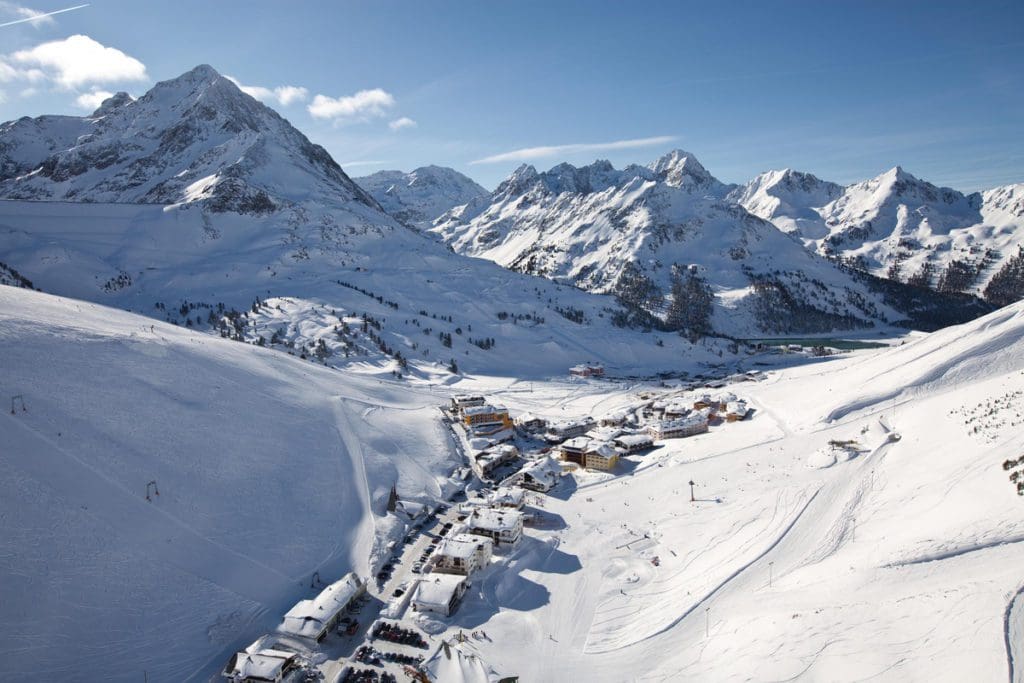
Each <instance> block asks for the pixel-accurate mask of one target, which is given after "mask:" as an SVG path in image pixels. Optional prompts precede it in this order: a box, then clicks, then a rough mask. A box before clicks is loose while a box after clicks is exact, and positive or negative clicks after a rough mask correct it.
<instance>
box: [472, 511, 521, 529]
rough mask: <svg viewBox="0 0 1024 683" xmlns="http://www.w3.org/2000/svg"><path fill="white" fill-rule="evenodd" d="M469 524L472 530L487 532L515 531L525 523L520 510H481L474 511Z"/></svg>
mask: <svg viewBox="0 0 1024 683" xmlns="http://www.w3.org/2000/svg"><path fill="white" fill-rule="evenodd" d="M466 521H467V523H468V524H469V526H470V527H471V528H474V529H484V530H486V531H499V532H500V531H503V530H508V529H515V528H516V527H518V526H519V525H520V524H522V521H523V513H521V512H519V511H518V510H509V509H500V510H499V509H495V508H479V509H477V510H474V511H473V514H472V515H471V516H470V518H469V519H468V520H466Z"/></svg>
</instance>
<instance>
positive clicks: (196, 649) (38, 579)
mask: <svg viewBox="0 0 1024 683" xmlns="http://www.w3.org/2000/svg"><path fill="white" fill-rule="evenodd" d="M0 357H2V358H3V359H4V361H3V368H4V370H3V379H2V380H0V385H2V389H3V397H4V400H5V401H10V396H11V395H18V396H20V397H21V398H19V399H17V401H16V411H15V413H14V414H11V413H10V412H9V410H7V409H5V410H4V411H3V414H2V415H0V443H2V444H3V446H2V447H0V465H2V466H3V471H4V476H3V477H2V480H0V518H2V519H3V525H2V527H3V533H2V534H0V558H3V559H2V560H0V586H2V587H3V588H2V595H3V599H2V600H0V641H2V642H3V643H4V645H3V646H2V647H0V649H2V650H3V651H4V653H5V654H4V657H2V658H0V679H3V680H68V681H89V680H124V681H137V680H141V679H142V678H143V676H144V672H145V675H148V677H149V680H152V681H184V680H188V679H189V678H190V677H191V676H192V675H193V674H199V673H203V674H204V675H203V676H202V677H201V678H200V679H199V680H207V679H208V678H209V676H210V674H211V673H213V672H215V671H217V670H218V669H219V668H220V667H222V666H223V664H224V661H226V659H227V657H228V654H230V653H233V652H235V651H236V650H235V649H232V648H237V647H238V646H239V645H241V644H244V643H240V642H239V641H240V639H244V638H245V637H246V636H249V637H250V639H251V638H252V637H253V634H254V633H255V634H257V635H258V634H259V633H261V632H264V631H266V630H270V629H272V628H273V627H274V626H275V625H276V622H277V621H278V620H279V618H280V616H281V615H282V614H283V613H284V612H285V611H286V610H287V609H288V608H289V607H290V606H291V604H292V603H294V601H296V600H298V599H301V598H305V597H309V594H310V593H311V592H312V591H311V589H310V577H311V576H312V574H313V572H314V571H319V572H320V574H321V575H322V576H323V577H324V578H325V579H326V578H329V577H338V576H341V575H342V574H343V573H344V572H346V571H349V570H354V571H357V572H359V573H360V574H361V575H363V576H366V575H367V572H368V569H369V567H370V563H371V558H372V556H373V554H374V553H375V552H380V550H381V549H380V548H379V547H376V546H375V543H377V541H376V540H375V539H376V538H377V537H380V538H384V537H386V534H387V533H388V531H389V529H390V526H389V525H390V524H393V521H394V517H393V516H391V517H386V516H385V514H384V508H385V505H386V501H387V496H388V491H389V489H390V487H391V485H392V484H395V483H397V487H398V491H399V493H400V494H401V495H403V496H406V497H409V498H411V499H421V500H426V499H427V497H428V496H429V497H434V496H438V495H439V494H440V493H441V491H442V489H441V486H442V485H444V482H445V481H446V477H447V475H448V474H449V473H450V471H451V469H452V468H453V467H454V466H455V465H456V464H458V461H457V460H456V459H454V457H453V455H452V453H450V451H449V439H448V436H447V434H446V432H444V431H443V430H442V428H441V427H440V423H439V422H438V420H437V419H436V415H437V413H436V403H437V399H436V397H435V396H433V395H431V394H430V393H429V392H427V391H422V392H420V391H417V390H415V389H410V388H409V387H408V386H407V385H405V384H399V383H392V382H380V381H378V380H377V379H363V378H361V377H360V376H359V375H355V374H342V373H340V372H338V371H336V370H330V369H327V368H324V367H322V366H318V365H314V364H311V363H308V362H305V361H301V360H299V359H297V358H292V357H290V356H287V355H285V354H282V353H275V352H272V351H268V350H266V349H259V348H256V347H253V346H249V345H245V344H237V343H232V342H230V341H228V340H223V339H219V338H216V337H212V336H210V335H207V334H201V333H198V332H192V331H188V330H185V329H182V328H180V327H175V326H172V325H168V324H165V323H161V322H158V321H154V320H152V319H149V318H145V317H142V316H139V315H135V314H131V313H127V312H122V311H118V310H115V309H111V308H106V307H102V306H97V305H94V304H89V303H85V302H82V301H77V300H71V299H63V298H58V297H55V296H51V295H47V294H42V293H37V292H32V291H29V290H26V289H17V288H14V287H0ZM22 401H23V402H22ZM23 405H24V408H25V410H22V406H23ZM368 406H373V410H372V411H368V410H367V407H368ZM8 407H10V404H8ZM396 425H400V426H401V429H395V426H396ZM150 481H155V482H156V484H155V487H149V488H148V489H147V482H150ZM156 491H159V495H156ZM147 492H148V493H149V494H150V498H151V501H147V500H146V494H147Z"/></svg>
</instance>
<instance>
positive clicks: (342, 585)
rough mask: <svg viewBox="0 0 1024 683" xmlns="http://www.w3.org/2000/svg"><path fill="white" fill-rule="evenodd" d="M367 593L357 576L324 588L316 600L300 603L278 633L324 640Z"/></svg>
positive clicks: (291, 610)
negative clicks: (345, 612) (352, 606)
mask: <svg viewBox="0 0 1024 683" xmlns="http://www.w3.org/2000/svg"><path fill="white" fill-rule="evenodd" d="M365 591H366V586H365V585H364V584H363V582H362V581H360V579H359V577H358V576H356V575H355V574H353V573H349V574H346V575H345V576H344V577H343V578H342V579H340V580H338V581H335V582H334V583H332V584H331V585H330V586H327V588H324V589H323V590H322V591H321V592H320V594H319V595H318V596H316V597H315V598H313V599H312V600H300V601H299V602H298V603H296V604H295V606H294V607H292V608H291V609H290V610H288V613H287V614H285V615H284V620H283V621H282V622H281V625H280V626H278V627H277V630H278V632H280V633H285V634H288V635H293V636H299V637H301V638H309V639H311V640H317V641H319V640H322V639H323V637H324V636H325V635H327V632H328V631H329V630H330V629H332V628H333V627H334V626H335V625H336V624H337V623H338V620H339V619H340V618H341V614H342V612H344V611H345V608H346V607H348V606H349V604H350V603H351V602H352V600H354V599H355V598H357V597H359V596H360V595H362V594H363V593H364V592H365Z"/></svg>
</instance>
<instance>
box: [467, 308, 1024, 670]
mask: <svg viewBox="0 0 1024 683" xmlns="http://www.w3.org/2000/svg"><path fill="white" fill-rule="evenodd" d="M727 389H728V390H731V391H735V392H736V393H738V394H740V395H741V396H744V397H746V398H747V399H748V400H749V402H750V405H751V406H752V407H753V409H754V412H753V415H752V416H751V417H749V418H748V419H747V420H745V421H743V422H738V423H734V424H722V425H717V426H713V427H712V428H711V431H710V432H709V433H707V434H702V435H700V436H696V437H692V438H689V439H682V440H672V441H666V442H664V443H663V444H660V445H659V447H658V448H656V449H654V450H652V451H650V452H649V453H646V454H643V455H635V456H628V457H627V458H626V461H625V463H623V464H622V465H620V467H621V469H620V471H619V472H618V473H617V474H618V476H609V475H603V474H597V475H595V474H581V475H578V477H577V479H576V481H571V482H567V483H565V484H563V485H561V487H560V488H559V489H556V490H554V491H553V492H552V495H551V496H550V497H547V498H545V499H544V500H543V504H542V505H538V506H537V508H538V509H540V510H542V511H543V514H544V515H545V516H547V518H548V519H551V520H555V522H556V523H554V524H551V525H549V527H548V528H546V529H545V528H541V529H537V530H531V532H530V538H529V539H528V542H526V543H525V544H524V546H523V547H522V548H521V550H520V551H519V552H518V553H517V554H516V556H515V557H514V559H513V561H512V562H511V565H512V566H513V567H515V568H516V570H517V571H516V573H515V575H514V576H508V575H507V574H506V575H505V576H503V577H500V578H496V579H494V580H492V581H488V582H486V583H485V584H484V585H482V586H480V587H479V588H478V589H477V591H476V594H475V595H473V596H472V597H471V598H467V600H466V604H465V606H464V607H463V608H462V610H463V613H462V615H461V616H460V618H459V619H457V620H456V623H455V624H454V625H453V628H456V627H457V628H481V629H484V630H486V632H487V635H488V640H487V642H482V643H480V644H479V645H478V648H479V651H480V655H481V656H482V657H483V658H484V659H485V660H487V661H488V662H489V663H491V664H492V665H493V666H494V667H495V668H496V669H497V670H498V671H501V672H503V673H506V674H516V675H519V676H520V677H521V679H522V680H566V679H568V678H572V679H585V680H593V681H622V680H715V681H743V680H823V681H858V680H866V679H878V680H949V681H955V680H975V679H977V680H1006V679H1007V671H1008V669H1010V667H1011V664H1010V659H1011V657H1012V659H1013V661H1014V662H1015V664H1014V665H1013V669H1012V670H1013V672H1015V673H1014V674H1011V676H1010V680H1012V681H1019V680H1021V675H1022V671H1021V661H1022V657H1024V642H1022V641H1021V640H1020V637H1019V634H1020V633H1021V632H1022V631H1024V609H1021V607H1020V606H1019V601H1020V599H1021V598H1020V597H1019V596H1020V595H1021V590H1022V587H1024V573H1022V570H1021V567H1024V515H1022V510H1024V498H1022V497H1021V496H1019V495H1017V493H1016V490H1015V487H1014V485H1013V484H1012V483H1011V482H1010V481H1008V480H1007V472H1006V471H1004V468H1003V466H1002V463H1003V462H1004V461H1005V460H1006V459H1007V458H1019V457H1020V456H1021V455H1022V454H1024V429H1022V427H1024V417H1022V415H1021V412H1020V409H1019V405H1020V397H1021V396H1024V304H1015V305H1014V306H1011V307H1008V308H1005V309H1001V310H999V311H997V312H995V313H993V314H991V315H988V316H986V317H984V318H981V319H979V320H976V321H973V322H971V323H969V324H967V325H964V326H961V327H953V328H948V329H945V330H942V331H940V332H936V333H934V334H932V335H927V336H925V335H922V336H919V337H917V338H915V339H911V340H908V341H907V343H905V344H903V345H900V346H894V347H890V348H888V349H883V350H877V351H865V352H859V353H857V354H854V355H852V356H848V357H846V358H843V359H840V360H834V361H828V362H826V363H820V364H815V365H809V366H805V367H803V368H795V369H791V370H787V371H783V372H779V373H777V374H775V373H773V374H772V376H771V377H770V378H769V379H768V380H767V381H765V382H759V383H741V384H737V385H735V386H731V387H728V388H727ZM696 395H697V394H687V396H690V397H691V398H692V397H693V396H696ZM501 398H502V399H503V400H505V401H506V402H507V403H509V405H511V406H512V407H513V408H514V409H523V410H530V411H531V412H533V413H534V414H537V415H540V416H551V417H553V416H555V414H556V413H555V411H553V410H551V409H550V408H549V407H547V406H546V405H545V402H546V400H549V396H545V395H541V396H537V397H534V396H530V395H519V396H515V395H512V394H511V393H510V394H508V395H503V396H501ZM639 402H640V401H639V398H638V396H637V395H636V394H635V393H633V392H630V391H625V390H623V391H621V392H607V393H604V394H602V395H598V394H592V395H577V396H575V397H573V399H572V400H570V401H566V402H563V403H561V404H560V406H559V407H560V408H561V410H558V413H559V414H563V415H569V416H576V415H580V414H592V415H599V414H603V413H604V412H607V411H609V410H615V409H618V408H620V407H628V406H636V405H638V403H639ZM830 442H834V443H832V444H830ZM826 455H828V456H830V457H824V456H826ZM623 473H628V475H629V476H622V474H623ZM688 482H694V484H695V491H696V501H695V502H690V495H689V493H690V488H689V485H688Z"/></svg>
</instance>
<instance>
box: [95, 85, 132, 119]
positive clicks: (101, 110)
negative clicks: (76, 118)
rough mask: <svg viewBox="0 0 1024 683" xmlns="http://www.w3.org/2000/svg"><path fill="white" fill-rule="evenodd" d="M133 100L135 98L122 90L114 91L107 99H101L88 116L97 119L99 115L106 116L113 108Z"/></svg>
mask: <svg viewBox="0 0 1024 683" xmlns="http://www.w3.org/2000/svg"><path fill="white" fill-rule="evenodd" d="M134 101H135V98H134V97H132V96H131V95H129V94H128V93H126V92H124V91H123V90H122V91H121V92H117V93H114V94H113V95H111V96H110V97H108V98H107V99H105V100H103V102H102V103H101V104H100V106H99V107H97V108H96V111H94V112H93V113H92V115H91V116H90V117H89V118H91V119H98V118H100V117H101V116H106V115H107V114H109V113H110V112H112V111H114V110H115V109H119V108H120V107H123V106H124V105H126V104H131V103H132V102H134Z"/></svg>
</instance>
